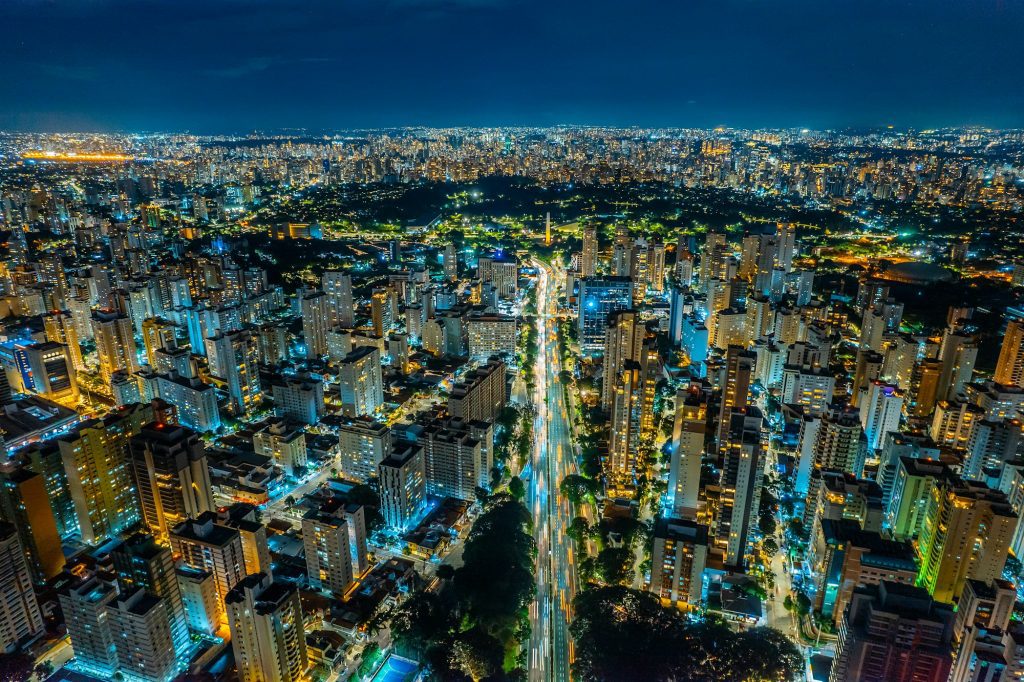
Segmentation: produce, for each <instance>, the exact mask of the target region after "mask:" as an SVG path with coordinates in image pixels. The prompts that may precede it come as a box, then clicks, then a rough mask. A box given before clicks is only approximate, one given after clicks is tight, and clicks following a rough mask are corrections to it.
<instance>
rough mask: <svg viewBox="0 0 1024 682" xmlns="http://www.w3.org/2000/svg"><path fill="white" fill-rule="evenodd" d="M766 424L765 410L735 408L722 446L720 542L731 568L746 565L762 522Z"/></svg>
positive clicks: (718, 534) (718, 535) (718, 531)
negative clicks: (749, 547) (753, 535)
mask: <svg viewBox="0 0 1024 682" xmlns="http://www.w3.org/2000/svg"><path fill="white" fill-rule="evenodd" d="M762 422H763V417H762V415H761V410H760V409H759V408H757V407H754V406H747V407H737V408H733V409H732V411H731V413H730V415H729V427H728V430H727V431H726V433H725V439H724V440H723V442H722V448H721V451H722V461H723V467H722V475H721V489H722V493H721V501H720V508H719V518H718V529H717V538H718V544H719V546H720V547H721V548H722V549H723V550H724V560H725V564H726V565H728V566H743V565H744V563H745V561H746V554H747V545H748V543H749V542H750V540H751V532H752V530H753V528H754V524H756V523H757V519H758V510H759V508H760V502H761V486H762V483H763V479H764V452H763V449H762V445H761V426H762Z"/></svg>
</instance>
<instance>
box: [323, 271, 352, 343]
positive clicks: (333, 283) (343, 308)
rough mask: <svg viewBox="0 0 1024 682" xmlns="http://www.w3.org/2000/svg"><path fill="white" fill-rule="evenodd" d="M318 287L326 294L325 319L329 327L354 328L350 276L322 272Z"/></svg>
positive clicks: (333, 272) (337, 272)
mask: <svg viewBox="0 0 1024 682" xmlns="http://www.w3.org/2000/svg"><path fill="white" fill-rule="evenodd" d="M320 286H321V287H322V288H323V290H324V293H325V294H327V317H328V320H329V322H330V324H331V326H334V325H340V326H342V327H345V328H346V329H351V328H353V327H355V326H356V323H355V302H354V300H353V298H352V276H351V275H346V274H344V273H342V272H339V271H338V270H328V271H326V272H324V274H323V277H322V278H321V280H320Z"/></svg>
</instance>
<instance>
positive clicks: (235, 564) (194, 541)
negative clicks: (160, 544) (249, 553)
mask: <svg viewBox="0 0 1024 682" xmlns="http://www.w3.org/2000/svg"><path fill="white" fill-rule="evenodd" d="M170 536H171V549H173V550H174V553H175V555H177V556H179V557H181V561H182V563H184V564H185V565H186V566H190V567H191V568H194V569H198V570H201V571H209V572H210V573H212V574H213V577H214V580H215V585H216V587H217V602H218V610H219V611H220V613H219V616H218V622H220V623H221V624H222V625H223V624H224V623H225V622H226V621H225V614H224V611H223V604H224V598H225V597H226V596H227V593H228V592H229V591H230V590H231V588H233V587H234V586H235V585H237V584H238V582H239V581H240V580H241V579H242V578H244V577H245V553H244V551H243V549H242V539H241V537H240V535H239V533H238V530H236V529H234V528H231V527H230V526H227V525H224V524H222V523H220V522H219V519H218V518H217V514H216V513H214V512H206V513H204V514H200V515H199V516H198V517H197V518H195V519H189V520H188V521H185V522H184V523H182V524H179V525H178V526H175V527H174V528H172V529H171V533H170Z"/></svg>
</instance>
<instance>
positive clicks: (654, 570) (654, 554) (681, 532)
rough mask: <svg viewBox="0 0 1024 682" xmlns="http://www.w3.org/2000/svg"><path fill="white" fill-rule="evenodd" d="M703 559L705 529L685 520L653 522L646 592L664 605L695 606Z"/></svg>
mask: <svg viewBox="0 0 1024 682" xmlns="http://www.w3.org/2000/svg"><path fill="white" fill-rule="evenodd" d="M707 557H708V527H707V526H704V525H701V524H699V523H694V522H693V521H688V520H685V519H674V518H665V517H662V518H659V519H657V520H656V521H655V522H654V547H653V549H652V551H651V587H650V591H651V592H653V593H654V594H655V595H656V596H657V597H658V599H660V600H661V602H662V603H663V604H665V605H666V606H681V607H684V608H696V607H698V606H699V605H700V602H701V599H702V595H703V589H704V567H705V566H706V565H707Z"/></svg>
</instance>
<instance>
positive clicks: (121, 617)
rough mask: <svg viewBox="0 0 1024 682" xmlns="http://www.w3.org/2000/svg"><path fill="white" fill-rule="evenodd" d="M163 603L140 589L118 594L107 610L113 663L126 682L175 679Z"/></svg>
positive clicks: (165, 681) (164, 681)
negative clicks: (128, 681) (115, 651)
mask: <svg viewBox="0 0 1024 682" xmlns="http://www.w3.org/2000/svg"><path fill="white" fill-rule="evenodd" d="M163 601H164V600H163V599H162V598H160V597H158V596H156V595H155V594H152V593H150V592H147V591H146V590H144V589H142V588H138V589H134V590H130V591H127V592H122V593H121V594H120V596H118V598H117V599H115V600H114V601H113V602H111V604H110V605H109V606H108V607H107V619H108V626H109V627H110V629H111V631H112V632H113V634H114V640H115V641H116V649H117V663H118V667H119V669H120V673H121V675H122V676H123V677H124V679H126V680H132V681H133V682H134V681H136V680H137V681H138V682H171V680H173V679H174V678H175V677H177V675H178V665H177V661H176V660H175V657H174V655H175V647H174V642H173V640H172V638H171V626H170V623H169V622H168V620H167V610H166V608H165V605H164V603H163Z"/></svg>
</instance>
